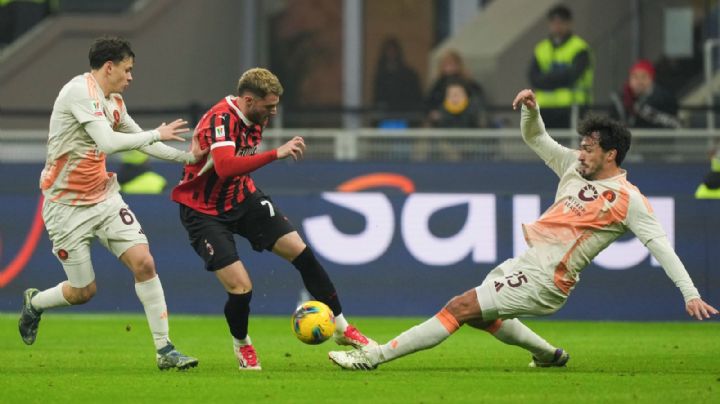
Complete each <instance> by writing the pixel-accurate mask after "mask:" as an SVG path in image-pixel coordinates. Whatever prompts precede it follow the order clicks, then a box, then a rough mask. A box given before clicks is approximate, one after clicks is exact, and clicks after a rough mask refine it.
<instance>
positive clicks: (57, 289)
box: [30, 282, 70, 312]
mask: <svg viewBox="0 0 720 404" xmlns="http://www.w3.org/2000/svg"><path fill="white" fill-rule="evenodd" d="M64 283H65V282H60V283H58V284H57V285H56V286H54V287H52V288H50V289H45V290H43V291H42V292H40V293H38V294H36V295H35V296H34V297H33V298H32V299H30V305H31V306H32V307H33V308H34V309H35V310H36V311H40V312H42V311H44V310H47V309H52V308H53V307H66V306H70V302H68V301H67V300H66V299H65V295H63V291H62V289H63V284H64Z"/></svg>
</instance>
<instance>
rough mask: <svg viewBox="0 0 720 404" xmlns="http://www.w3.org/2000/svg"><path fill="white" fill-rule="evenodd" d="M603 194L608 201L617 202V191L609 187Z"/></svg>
mask: <svg viewBox="0 0 720 404" xmlns="http://www.w3.org/2000/svg"><path fill="white" fill-rule="evenodd" d="M602 196H603V198H605V200H606V201H608V202H611V203H612V202H615V198H617V195H616V194H615V192H613V191H611V190H609V189H608V190H607V191H604V192H603V193H602Z"/></svg>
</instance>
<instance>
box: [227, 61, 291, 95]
mask: <svg viewBox="0 0 720 404" xmlns="http://www.w3.org/2000/svg"><path fill="white" fill-rule="evenodd" d="M246 91H249V92H251V93H253V94H254V95H256V96H258V97H260V98H265V96H267V95H268V94H275V95H277V96H280V95H282V93H283V87H282V84H280V80H278V78H277V76H275V75H274V74H272V72H271V71H270V70H268V69H263V68H262V67H255V68H253V69H250V70H248V71H246V72H245V73H243V74H242V76H240V80H238V86H237V94H238V95H242V94H243V93H245V92H246Z"/></svg>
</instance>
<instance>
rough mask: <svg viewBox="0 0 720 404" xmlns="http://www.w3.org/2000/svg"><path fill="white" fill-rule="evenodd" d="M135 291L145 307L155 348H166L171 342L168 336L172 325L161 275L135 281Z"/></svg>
mask: <svg viewBox="0 0 720 404" xmlns="http://www.w3.org/2000/svg"><path fill="white" fill-rule="evenodd" d="M135 293H137V295H138V298H140V302H142V304H143V307H144V308H145V317H147V320H148V325H149V326H150V331H151V332H152V336H153V341H154V342H155V348H156V349H160V348H164V347H165V346H166V345H167V344H168V343H169V342H170V339H169V338H168V333H169V329H170V327H169V325H168V312H167V305H166V304H165V293H164V292H163V288H162V284H161V283H160V277H159V276H155V277H154V278H152V279H150V280H147V281H144V282H137V283H135Z"/></svg>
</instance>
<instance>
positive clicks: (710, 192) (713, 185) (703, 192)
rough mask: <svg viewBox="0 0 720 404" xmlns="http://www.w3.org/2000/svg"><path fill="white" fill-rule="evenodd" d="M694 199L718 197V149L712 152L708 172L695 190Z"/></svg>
mask: <svg viewBox="0 0 720 404" xmlns="http://www.w3.org/2000/svg"><path fill="white" fill-rule="evenodd" d="M695 198H696V199H720V149H718V150H716V151H715V153H713V156H712V157H711V160H710V172H709V173H708V174H707V175H706V176H705V179H704V180H703V182H702V184H700V186H698V188H697V190H696V191H695Z"/></svg>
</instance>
